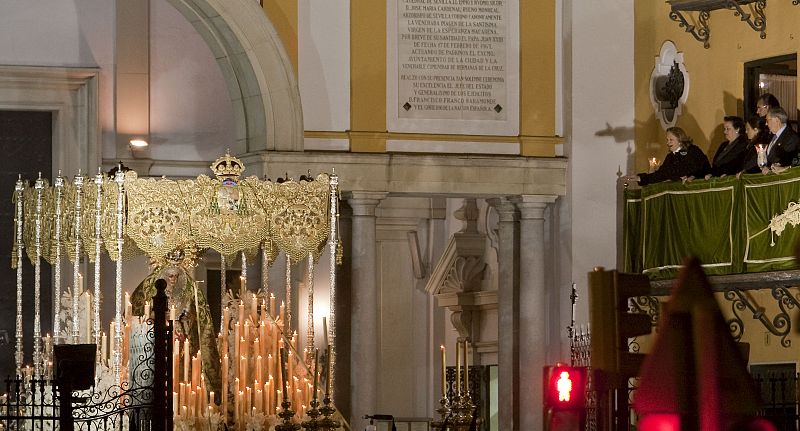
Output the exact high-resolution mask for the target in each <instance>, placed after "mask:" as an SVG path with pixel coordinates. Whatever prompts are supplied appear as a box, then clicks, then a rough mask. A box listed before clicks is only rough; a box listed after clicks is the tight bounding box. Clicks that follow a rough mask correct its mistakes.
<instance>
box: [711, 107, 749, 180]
mask: <svg viewBox="0 0 800 431" xmlns="http://www.w3.org/2000/svg"><path fill="white" fill-rule="evenodd" d="M722 130H723V133H725V139H727V141H725V142H723V143H722V144H720V146H719V148H718V149H717V152H716V153H715V154H714V159H713V161H712V162H711V172H709V173H708V174H706V179H709V178H711V177H712V176H715V177H724V176H726V175H736V174H737V173H739V171H741V170H742V163H743V162H744V157H745V155H746V151H747V144H748V140H747V135H746V134H745V133H746V132H745V125H744V120H742V119H741V117H736V116H732V115H731V116H726V117H725V118H724V121H723V123H722Z"/></svg>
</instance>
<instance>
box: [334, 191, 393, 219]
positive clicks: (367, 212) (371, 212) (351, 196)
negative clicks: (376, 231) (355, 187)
mask: <svg viewBox="0 0 800 431" xmlns="http://www.w3.org/2000/svg"><path fill="white" fill-rule="evenodd" d="M388 195H389V193H388V192H360V191H350V192H345V193H343V197H344V199H347V203H348V204H350V208H352V209H353V215H354V216H370V217H374V216H375V208H376V207H377V206H378V204H379V203H381V201H382V200H383V199H385V198H386V196H388Z"/></svg>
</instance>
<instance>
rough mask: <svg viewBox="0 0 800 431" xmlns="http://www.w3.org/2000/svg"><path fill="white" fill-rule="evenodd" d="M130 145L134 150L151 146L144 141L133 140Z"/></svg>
mask: <svg viewBox="0 0 800 431" xmlns="http://www.w3.org/2000/svg"><path fill="white" fill-rule="evenodd" d="M130 144H131V147H133V148H145V147H147V146H148V145H150V144H148V143H147V141H145V140H144V139H131V140H130Z"/></svg>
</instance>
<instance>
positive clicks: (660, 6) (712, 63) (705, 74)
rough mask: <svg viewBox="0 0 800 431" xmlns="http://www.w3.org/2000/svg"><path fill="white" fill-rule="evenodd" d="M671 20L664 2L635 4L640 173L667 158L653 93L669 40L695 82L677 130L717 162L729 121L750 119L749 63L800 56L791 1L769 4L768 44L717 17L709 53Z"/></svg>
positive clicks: (799, 18)
mask: <svg viewBox="0 0 800 431" xmlns="http://www.w3.org/2000/svg"><path fill="white" fill-rule="evenodd" d="M668 14H669V5H668V4H666V3H665V2H663V1H637V2H635V20H636V23H635V30H634V31H635V42H634V52H635V59H634V61H635V65H634V67H635V83H634V84H635V98H636V99H635V103H636V111H635V112H636V114H635V116H636V154H635V155H636V168H637V172H642V171H644V170H645V169H646V168H647V158H649V157H656V158H658V159H659V160H661V159H663V158H664V155H665V154H666V152H667V148H666V144H665V139H664V131H663V129H662V128H661V126H660V124H659V122H658V120H657V119H656V118H655V112H654V110H653V107H652V105H651V104H650V96H649V89H648V86H649V85H650V74H651V73H652V71H653V67H654V64H655V59H656V57H657V56H658V54H659V51H660V49H661V45H662V43H663V42H664V41H665V40H671V41H672V42H673V43H675V46H676V47H677V48H678V51H679V52H682V53H683V56H684V64H685V65H686V70H687V72H688V73H689V79H690V87H689V97H688V100H687V104H686V105H685V106H684V108H683V114H682V115H681V117H679V119H678V122H677V125H678V126H679V127H682V128H684V130H686V131H687V133H688V134H689V135H690V136H691V137H692V138H693V139H694V141H695V143H696V144H698V145H699V146H700V148H702V149H703V150H705V151H706V153H707V154H708V153H709V150H710V154H711V155H712V156H713V154H714V153H713V152H714V151H716V148H717V147H718V145H719V143H720V142H722V141H723V140H724V137H723V135H722V126H721V123H722V118H723V116H724V115H740V116H741V115H744V107H743V106H742V104H743V97H744V96H743V92H744V83H743V79H744V63H745V62H748V61H752V60H758V59H761V58H767V57H774V56H778V55H785V54H793V53H796V52H797V51H798V50H800V28H798V27H797V23H798V22H800V6H793V5H792V2H791V1H771V2H768V5H767V8H766V18H767V38H766V39H763V40H762V39H760V38H759V35H758V33H756V32H755V31H753V30H752V29H751V28H750V26H748V25H747V23H744V22H741V21H740V19H739V18H738V17H735V16H734V15H733V12H732V11H729V10H724V9H723V10H717V11H714V12H712V13H711V18H710V19H709V26H710V29H711V39H710V45H711V46H710V48H709V49H705V48H703V44H702V43H701V42H698V41H697V40H695V39H694V37H693V36H692V35H691V34H689V33H686V32H685V31H684V30H683V29H681V28H679V27H678V23H676V22H674V21H672V20H670V19H669V16H668ZM694 16H696V13H694Z"/></svg>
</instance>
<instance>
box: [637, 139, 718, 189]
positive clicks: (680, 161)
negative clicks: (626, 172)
mask: <svg viewBox="0 0 800 431" xmlns="http://www.w3.org/2000/svg"><path fill="white" fill-rule="evenodd" d="M666 138H667V147H668V148H669V153H667V157H665V158H664V163H662V164H661V166H659V168H658V170H656V171H655V172H653V173H641V174H638V175H632V176H629V177H626V178H627V179H629V180H631V181H638V182H639V184H640V185H643V186H646V185H648V184H653V183H658V182H662V181H677V180H685V179H688V178H689V177H702V176H704V175H705V174H706V173H707V172H708V171H709V169H711V166H710V165H709V164H708V157H706V155H705V154H703V150H701V149H700V148H698V147H697V145H694V142H692V138H690V137H689V136H688V135H687V134H686V132H684V131H683V129H681V128H680V127H670V128H669V129H667V132H666Z"/></svg>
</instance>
